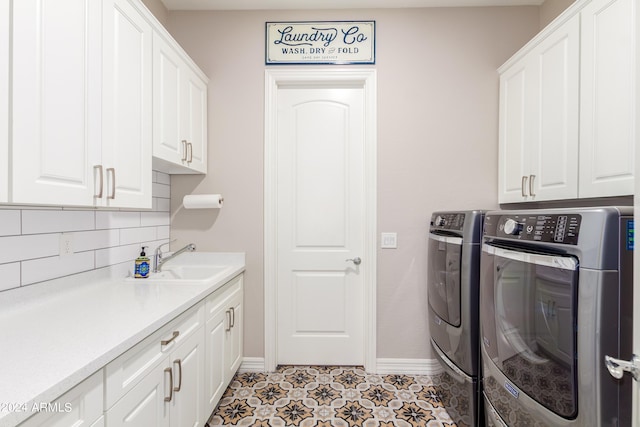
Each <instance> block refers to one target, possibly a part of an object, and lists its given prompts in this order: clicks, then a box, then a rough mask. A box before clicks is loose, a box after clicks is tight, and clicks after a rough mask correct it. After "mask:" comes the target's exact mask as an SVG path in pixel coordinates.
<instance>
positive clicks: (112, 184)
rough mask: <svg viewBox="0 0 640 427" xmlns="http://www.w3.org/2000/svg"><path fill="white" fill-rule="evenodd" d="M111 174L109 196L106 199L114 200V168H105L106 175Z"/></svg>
mask: <svg viewBox="0 0 640 427" xmlns="http://www.w3.org/2000/svg"><path fill="white" fill-rule="evenodd" d="M108 173H111V195H110V196H108V197H107V199H115V198H116V170H115V169H114V168H107V174H108Z"/></svg>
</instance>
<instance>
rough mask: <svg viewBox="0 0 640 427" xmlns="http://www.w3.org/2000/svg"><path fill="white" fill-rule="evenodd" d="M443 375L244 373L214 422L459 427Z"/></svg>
mask: <svg viewBox="0 0 640 427" xmlns="http://www.w3.org/2000/svg"><path fill="white" fill-rule="evenodd" d="M438 382H439V377H437V376H436V377H431V376H422V375H372V374H367V373H365V372H364V370H363V369H362V368H358V367H338V366H282V367H279V368H278V370H277V371H276V372H272V373H255V372H247V373H240V374H237V375H236V376H235V378H234V379H233V380H232V381H231V384H230V386H229V388H228V389H227V390H226V392H225V394H224V395H223V397H222V399H221V400H220V403H219V405H218V408H216V411H215V412H214V414H213V415H212V417H211V418H210V420H209V425H210V426H212V427H213V426H255V427H284V426H296V427H352V426H358V427H436V426H438V427H455V424H454V423H453V422H452V421H451V418H450V417H449V415H448V414H447V411H446V410H445V409H444V407H443V404H442V400H441V398H440V394H439V393H438V392H437V386H438Z"/></svg>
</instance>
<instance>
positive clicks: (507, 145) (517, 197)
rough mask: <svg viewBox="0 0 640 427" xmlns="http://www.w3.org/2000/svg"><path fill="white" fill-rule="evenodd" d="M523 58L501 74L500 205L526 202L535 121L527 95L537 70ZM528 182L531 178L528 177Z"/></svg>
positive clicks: (528, 95) (529, 96)
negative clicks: (530, 124)
mask: <svg viewBox="0 0 640 427" xmlns="http://www.w3.org/2000/svg"><path fill="white" fill-rule="evenodd" d="M527 61H528V58H527V57H525V58H522V59H521V60H520V61H518V62H516V63H515V64H514V65H512V66H511V67H510V68H509V69H508V70H506V71H505V72H504V73H502V74H501V75H500V125H499V131H498V133H499V136H498V138H499V148H498V155H499V157H498V168H499V171H498V185H499V192H498V199H499V202H500V203H510V202H521V201H524V200H525V199H526V195H527V192H526V190H525V187H526V185H527V184H528V183H527V182H523V181H524V179H525V176H528V175H529V164H530V158H529V154H528V147H529V145H530V135H528V134H527V132H526V131H527V120H530V119H531V111H532V107H531V105H528V103H529V104H530V103H531V95H530V94H529V93H527V91H528V88H529V87H530V86H531V83H530V82H531V81H535V78H534V77H533V76H531V75H530V74H532V70H533V68H532V67H530V66H528V62H527ZM527 179H528V178H527Z"/></svg>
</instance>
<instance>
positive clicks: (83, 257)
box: [0, 172, 171, 291]
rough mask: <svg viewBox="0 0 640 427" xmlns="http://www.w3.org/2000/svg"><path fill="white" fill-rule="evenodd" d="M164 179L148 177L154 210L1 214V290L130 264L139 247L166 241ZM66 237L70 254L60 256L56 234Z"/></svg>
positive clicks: (7, 209)
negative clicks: (151, 182)
mask: <svg viewBox="0 0 640 427" xmlns="http://www.w3.org/2000/svg"><path fill="white" fill-rule="evenodd" d="M170 197H171V185H170V179H169V175H167V174H164V173H160V172H153V210H150V211H106V210H93V209H84V210H79V209H73V208H64V209H62V208H43V207H40V208H39V207H30V208H24V209H20V208H13V207H3V208H1V209H0V291H4V290H8V289H13V288H17V287H20V286H27V285H31V284H34V283H39V282H44V281H47V280H52V279H57V278H59V277H64V276H68V275H71V274H75V273H80V272H85V271H91V270H94V269H98V268H102V267H108V266H111V265H115V264H119V263H131V270H133V266H134V259H135V258H137V257H138V255H139V253H140V246H142V245H145V246H150V248H149V249H148V252H147V254H151V253H152V251H153V250H154V249H155V248H156V247H157V246H158V245H159V244H160V243H164V242H166V241H167V239H168V238H169V224H170V215H169V204H170ZM62 233H69V234H70V235H71V238H72V242H73V249H74V253H73V254H72V255H67V256H59V253H60V243H59V242H60V235H61V234H62Z"/></svg>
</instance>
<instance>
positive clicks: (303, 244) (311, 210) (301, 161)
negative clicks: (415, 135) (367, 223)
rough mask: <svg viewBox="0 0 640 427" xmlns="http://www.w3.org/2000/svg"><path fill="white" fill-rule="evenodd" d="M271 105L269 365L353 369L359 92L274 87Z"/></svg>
mask: <svg viewBox="0 0 640 427" xmlns="http://www.w3.org/2000/svg"><path fill="white" fill-rule="evenodd" d="M277 108H278V110H277V141H276V146H277V155H276V158H277V174H276V185H277V199H276V210H277V270H276V271H277V343H278V344H277V362H278V364H323V365H332V364H338V365H363V364H364V361H365V343H364V333H365V332H364V331H365V325H364V322H365V315H364V287H365V282H364V275H363V274H361V264H360V262H359V261H358V259H360V260H361V261H362V264H364V263H367V262H371V259H367V258H366V257H365V255H364V249H365V227H364V214H365V186H364V182H365V181H364V160H365V159H364V153H365V150H364V147H365V146H364V144H365V126H364V120H365V90H364V88H363V87H362V85H344V83H340V84H337V85H327V84H326V83H321V84H317V83H309V84H295V85H291V86H280V87H279V88H278V94H277ZM349 259H351V260H353V261H348V260H349Z"/></svg>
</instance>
